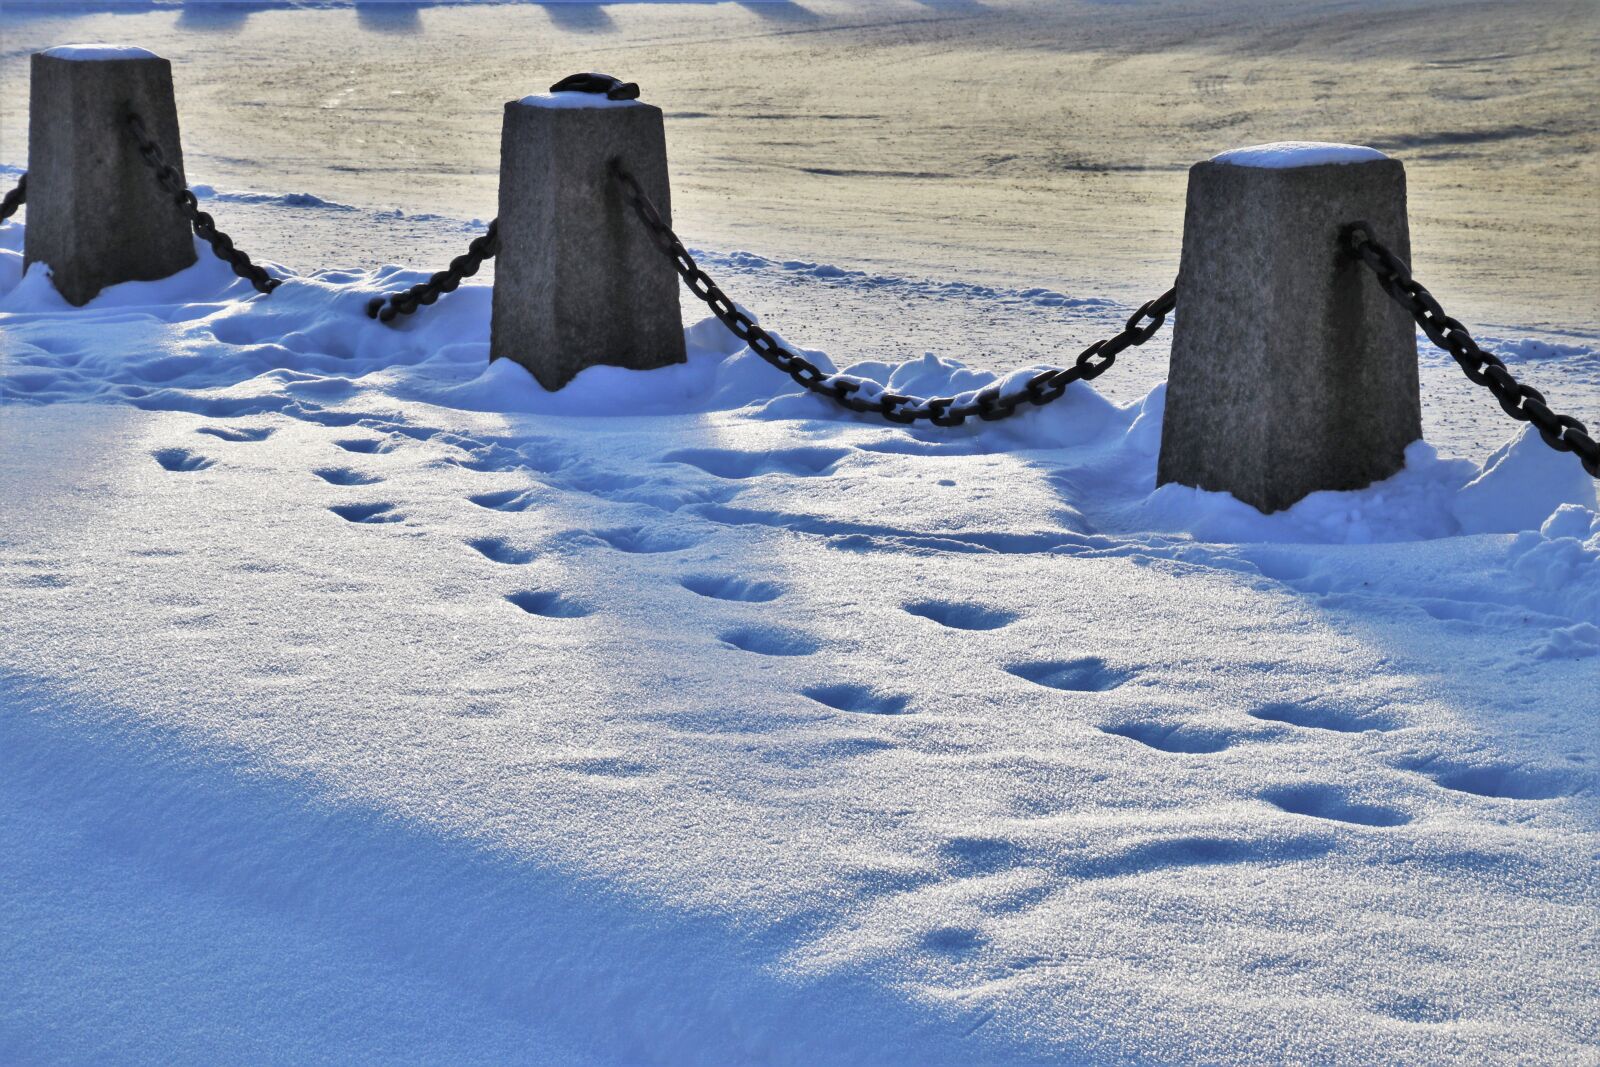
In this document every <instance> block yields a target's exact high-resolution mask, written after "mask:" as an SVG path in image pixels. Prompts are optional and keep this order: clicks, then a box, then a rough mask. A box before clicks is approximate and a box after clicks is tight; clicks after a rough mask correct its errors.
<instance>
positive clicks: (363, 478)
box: [311, 467, 383, 485]
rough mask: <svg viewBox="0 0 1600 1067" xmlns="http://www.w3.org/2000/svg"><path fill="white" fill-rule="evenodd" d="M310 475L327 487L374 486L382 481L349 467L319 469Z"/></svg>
mask: <svg viewBox="0 0 1600 1067" xmlns="http://www.w3.org/2000/svg"><path fill="white" fill-rule="evenodd" d="M311 473H312V474H315V475H316V476H317V477H318V478H321V479H322V480H323V481H325V482H327V483H328V484H329V485H375V484H377V483H378V482H381V481H383V479H382V478H380V477H378V476H377V475H376V474H362V473H361V472H360V471H357V470H351V469H350V468H349V467H319V468H317V469H316V470H314V471H312V472H311Z"/></svg>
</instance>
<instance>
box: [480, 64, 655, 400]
mask: <svg viewBox="0 0 1600 1067" xmlns="http://www.w3.org/2000/svg"><path fill="white" fill-rule="evenodd" d="M596 77H599V76H596ZM561 84H564V83H561ZM629 88H630V89H632V91H634V92H635V93H636V92H637V88H636V87H633V86H629ZM613 159H620V160H621V162H622V165H623V166H624V167H625V168H627V170H628V171H629V172H631V173H632V174H633V176H634V177H635V178H636V179H637V180H638V181H639V184H640V185H641V186H643V188H644V190H645V193H646V195H648V196H649V197H650V199H651V200H653V201H654V202H655V204H656V206H657V207H658V208H659V209H660V211H661V214H662V217H663V218H666V219H668V220H669V221H670V218H671V215H670V211H671V206H670V197H671V194H670V190H669V188H668V183H667V143H666V133H665V129H664V127H663V124H662V119H661V109H660V108H657V107H653V106H651V105H649V104H646V103H643V102H641V101H639V100H637V99H609V98H608V97H607V96H606V95H604V93H602V92H597V91H587V92H583V91H564V92H550V93H541V94H538V95H535V96H529V97H525V98H524V99H522V100H513V101H511V102H509V103H507V104H506V110H505V124H504V127H503V130H502V133H501V141H500V222H499V238H500V250H499V252H498V253H496V256H495V281H494V312H493V317H492V325H491V328H490V341H489V358H490V359H501V358H505V359H511V360H515V361H516V362H518V363H520V364H522V365H523V366H524V367H526V368H528V370H529V371H531V372H532V374H533V376H534V377H535V378H537V379H538V381H539V384H541V385H543V386H544V387H545V388H546V389H560V388H561V387H562V386H563V385H566V384H567V382H569V381H571V380H572V377H573V375H575V374H577V373H578V372H579V371H581V370H583V369H584V368H585V367H592V366H595V365H596V364H602V363H604V364H611V365H614V366H620V367H629V368H632V369H635V370H649V369H652V368H655V367H663V366H666V365H667V364H670V363H682V362H683V360H684V346H683V320H682V318H681V316H680V314H679V311H678V276H677V274H676V273H675V272H674V270H673V266H672V261H671V260H669V259H668V258H667V257H666V256H664V255H663V254H662V253H661V251H660V249H658V248H657V247H656V246H655V244H654V243H653V242H652V240H651V238H650V234H649V232H648V231H647V230H646V229H645V228H644V226H643V225H641V224H640V222H639V220H638V219H637V218H635V217H634V215H633V212H632V211H631V210H630V209H629V208H628V205H627V203H626V201H624V199H623V197H622V190H621V188H620V186H619V185H618V183H617V182H616V181H615V179H614V178H613V177H612V175H611V172H610V170H609V164H610V162H611V160H613Z"/></svg>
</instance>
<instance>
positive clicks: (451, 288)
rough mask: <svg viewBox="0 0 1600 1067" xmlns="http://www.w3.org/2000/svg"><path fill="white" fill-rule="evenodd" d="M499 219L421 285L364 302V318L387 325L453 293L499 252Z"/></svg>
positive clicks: (492, 222)
mask: <svg viewBox="0 0 1600 1067" xmlns="http://www.w3.org/2000/svg"><path fill="white" fill-rule="evenodd" d="M499 222H500V220H499V219H495V220H493V221H491V222H490V223H489V228H488V230H486V231H485V232H483V233H482V234H479V235H478V236H477V237H474V238H473V239H472V243H471V244H469V245H467V250H466V251H465V252H463V253H462V254H461V255H459V256H457V257H456V258H455V259H452V260H451V261H450V266H449V267H447V268H446V269H444V270H442V271H439V272H438V273H437V274H435V275H433V276H432V277H430V278H429V279H428V280H427V281H425V282H419V283H417V284H416V285H413V286H412V287H411V288H409V289H404V290H401V291H400V292H398V293H385V294H383V295H382V296H375V297H373V298H372V299H371V300H369V301H368V302H367V317H368V318H372V319H377V320H379V321H380V322H390V321H392V320H393V319H394V317H395V316H396V315H410V314H411V313H412V312H414V311H416V310H417V308H419V307H426V306H427V305H429V304H431V303H433V302H434V301H435V300H438V299H439V297H440V296H442V295H443V294H445V293H453V292H455V291H456V288H457V287H458V286H460V285H461V280H462V279H463V278H470V277H472V276H473V275H474V274H476V273H478V268H479V267H481V266H483V264H484V261H486V260H490V259H493V258H494V255H495V253H496V252H498V251H500V234H499V232H498V227H499Z"/></svg>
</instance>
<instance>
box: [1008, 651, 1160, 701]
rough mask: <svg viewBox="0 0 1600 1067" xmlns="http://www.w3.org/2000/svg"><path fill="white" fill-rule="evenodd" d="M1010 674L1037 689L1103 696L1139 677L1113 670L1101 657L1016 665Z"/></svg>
mask: <svg viewBox="0 0 1600 1067" xmlns="http://www.w3.org/2000/svg"><path fill="white" fill-rule="evenodd" d="M1006 671H1007V673H1009V674H1014V675H1016V676H1017V677H1018V678H1022V679H1024V680H1025V681H1029V682H1032V683H1033V684H1034V685H1042V686H1044V687H1045V688H1047V689H1061V690H1065V691H1067V692H1071V693H1103V692H1106V691H1107V690H1110V689H1115V688H1117V686H1119V685H1122V684H1123V683H1125V682H1126V681H1128V679H1130V678H1132V677H1133V676H1134V674H1135V672H1134V671H1131V670H1119V669H1117V668H1115V667H1109V666H1107V665H1106V661H1105V660H1103V659H1101V658H1100V657H1098V656H1084V657H1082V658H1081V659H1056V660H1038V661H1035V662H1032V663H1014V664H1012V665H1011V666H1009V667H1007V668H1006Z"/></svg>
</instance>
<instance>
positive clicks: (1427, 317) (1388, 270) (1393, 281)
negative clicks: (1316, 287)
mask: <svg viewBox="0 0 1600 1067" xmlns="http://www.w3.org/2000/svg"><path fill="white" fill-rule="evenodd" d="M1345 239H1346V240H1347V241H1348V242H1349V245H1350V250H1351V251H1353V252H1354V253H1355V254H1356V255H1357V256H1359V257H1360V259H1361V262H1362V263H1365V264H1366V265H1367V267H1368V268H1370V269H1371V270H1372V273H1373V274H1375V275H1376V276H1377V278H1378V284H1379V285H1381V286H1383V290H1384V292H1386V293H1388V294H1389V296H1390V297H1392V298H1393V299H1394V301H1395V303H1397V304H1399V305H1400V306H1401V307H1403V308H1405V309H1406V310H1407V311H1409V312H1410V313H1411V317H1412V318H1413V319H1415V320H1416V321H1417V325H1418V326H1420V327H1422V332H1423V333H1425V334H1427V335H1428V340H1430V341H1432V342H1433V343H1434V344H1435V345H1437V346H1438V347H1439V348H1441V349H1443V350H1444V351H1446V352H1448V353H1450V356H1451V358H1453V359H1454V360H1455V361H1456V363H1458V364H1459V365H1460V367H1461V369H1462V371H1464V372H1465V373H1466V375H1467V377H1468V378H1470V379H1471V380H1472V381H1473V382H1474V383H1475V384H1477V385H1481V386H1483V387H1484V388H1486V389H1488V390H1489V391H1490V392H1491V393H1493V394H1494V398H1495V399H1496V400H1498V401H1499V402H1500V407H1501V408H1502V409H1504V410H1505V413H1506V414H1507V415H1510V416H1511V417H1512V418H1513V419H1517V420H1519V421H1521V422H1531V423H1532V424H1533V427H1534V429H1536V430H1538V431H1539V436H1540V437H1542V438H1544V443H1545V444H1547V445H1549V446H1550V447H1551V448H1553V449H1555V450H1556V451H1557V452H1572V453H1575V454H1576V455H1577V457H1578V460H1579V462H1581V463H1582V464H1583V469H1584V470H1586V471H1588V472H1589V475H1590V477H1593V478H1600V444H1596V443H1595V440H1594V438H1592V437H1590V436H1589V428H1588V427H1587V426H1585V425H1584V424H1583V423H1581V422H1579V421H1578V420H1577V419H1575V418H1573V417H1572V416H1571V415H1558V414H1556V413H1555V412H1553V411H1551V410H1550V407H1549V405H1548V404H1546V403H1545V399H1544V394H1543V393H1541V392H1539V390H1537V389H1535V388H1533V387H1532V386H1531V385H1523V384H1522V383H1521V382H1519V381H1517V379H1516V378H1514V377H1512V375H1511V372H1510V371H1508V370H1506V365H1505V363H1504V362H1503V361H1502V360H1501V359H1500V358H1499V357H1498V356H1496V355H1494V354H1493V353H1490V352H1485V351H1484V350H1483V349H1481V348H1479V347H1478V342H1477V341H1474V340H1473V339H1472V335H1471V334H1470V333H1468V332H1467V328H1466V327H1465V326H1463V325H1461V323H1460V322H1458V321H1456V320H1455V319H1453V318H1451V317H1450V316H1449V315H1446V314H1445V313H1444V308H1442V307H1440V306H1439V301H1437V300H1435V299H1434V297H1433V294H1432V293H1430V292H1428V290H1427V289H1425V288H1423V286H1422V283H1421V282H1419V281H1417V280H1416V279H1415V278H1413V277H1412V276H1411V268H1410V267H1409V266H1407V265H1406V262H1405V261H1404V260H1402V259H1401V258H1400V257H1399V256H1397V255H1395V254H1394V253H1393V252H1391V251H1389V249H1388V248H1387V247H1385V246H1384V245H1383V244H1382V243H1380V242H1379V241H1378V239H1377V238H1376V237H1375V236H1373V233H1372V228H1371V227H1370V226H1369V225H1368V224H1367V223H1365V222H1357V223H1352V224H1351V225H1350V226H1348V227H1347V228H1346V231H1345Z"/></svg>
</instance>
